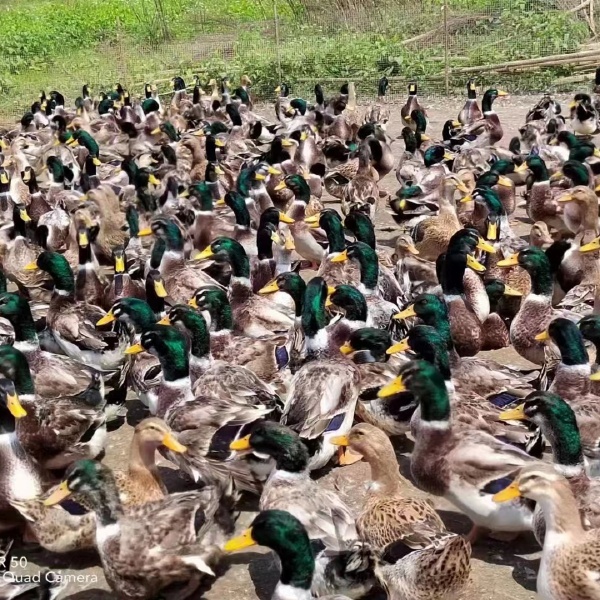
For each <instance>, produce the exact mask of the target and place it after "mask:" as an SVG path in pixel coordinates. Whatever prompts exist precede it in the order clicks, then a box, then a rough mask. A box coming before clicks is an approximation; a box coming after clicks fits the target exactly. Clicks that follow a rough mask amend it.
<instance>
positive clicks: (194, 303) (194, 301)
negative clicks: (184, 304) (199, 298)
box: [188, 298, 198, 308]
mask: <svg viewBox="0 0 600 600" xmlns="http://www.w3.org/2000/svg"><path fill="white" fill-rule="evenodd" d="M188 306H191V307H192V308H198V303H197V302H196V298H192V299H191V300H188Z"/></svg>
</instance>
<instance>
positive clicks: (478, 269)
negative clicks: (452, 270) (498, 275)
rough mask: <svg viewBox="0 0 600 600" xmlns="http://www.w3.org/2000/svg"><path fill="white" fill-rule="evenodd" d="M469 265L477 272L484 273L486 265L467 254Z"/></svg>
mask: <svg viewBox="0 0 600 600" xmlns="http://www.w3.org/2000/svg"><path fill="white" fill-rule="evenodd" d="M467 267H470V268H471V269H473V271H476V272H477V273H484V272H485V267H484V266H483V265H482V264H481V263H480V262H479V261H478V260H476V259H475V258H473V257H472V256H471V255H470V254H467Z"/></svg>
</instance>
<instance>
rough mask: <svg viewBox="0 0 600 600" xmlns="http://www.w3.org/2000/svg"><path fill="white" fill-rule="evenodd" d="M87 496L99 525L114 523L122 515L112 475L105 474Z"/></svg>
mask: <svg viewBox="0 0 600 600" xmlns="http://www.w3.org/2000/svg"><path fill="white" fill-rule="evenodd" d="M88 497H89V501H90V504H91V505H92V508H93V510H94V512H95V513H96V518H97V519H98V521H99V523H100V525H102V526H104V527H106V526H108V525H115V524H116V523H117V522H118V521H119V519H120V518H121V517H122V516H123V507H122V506H121V501H120V499H119V492H118V490H117V484H116V483H115V480H114V478H113V477H112V475H110V476H106V477H105V479H104V480H103V481H102V484H101V485H100V486H98V487H97V488H95V489H94V490H92V491H90V492H88Z"/></svg>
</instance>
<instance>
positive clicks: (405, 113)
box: [400, 82, 427, 131]
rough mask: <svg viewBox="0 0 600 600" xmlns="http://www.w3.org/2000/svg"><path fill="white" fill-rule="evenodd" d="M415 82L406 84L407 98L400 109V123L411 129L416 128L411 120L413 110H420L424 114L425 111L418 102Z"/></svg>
mask: <svg viewBox="0 0 600 600" xmlns="http://www.w3.org/2000/svg"><path fill="white" fill-rule="evenodd" d="M417 87H418V86H417V83H416V82H413V83H410V84H409V86H408V98H407V100H406V103H405V104H404V106H403V107H402V108H401V109H400V117H401V118H402V124H403V125H404V126H406V127H410V128H411V129H412V130H413V131H414V130H415V129H416V123H414V122H413V120H412V118H411V114H412V112H413V111H414V110H419V111H421V112H422V113H423V114H424V115H425V116H427V113H426V112H425V110H424V109H423V107H422V106H421V104H420V103H419V98H418V97H417V91H418V89H417Z"/></svg>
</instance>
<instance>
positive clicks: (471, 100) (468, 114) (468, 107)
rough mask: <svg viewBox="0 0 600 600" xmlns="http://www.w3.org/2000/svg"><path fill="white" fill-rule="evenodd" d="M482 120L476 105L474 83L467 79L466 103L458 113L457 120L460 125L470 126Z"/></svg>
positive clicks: (481, 114)
mask: <svg viewBox="0 0 600 600" xmlns="http://www.w3.org/2000/svg"><path fill="white" fill-rule="evenodd" d="M482 118H483V113H482V112H481V109H480V108H479V105H478V104H477V88H476V87H475V81H474V80H473V79H469V81H467V101H466V102H465V105H464V106H463V107H462V109H461V111H460V113H458V120H459V121H460V123H461V124H462V125H471V124H472V123H474V122H475V121H479V119H482Z"/></svg>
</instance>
